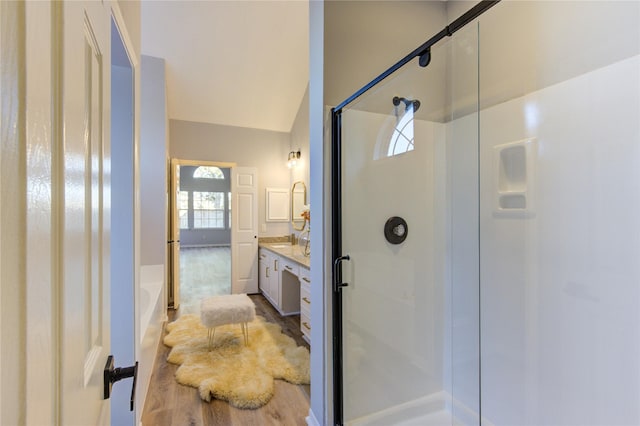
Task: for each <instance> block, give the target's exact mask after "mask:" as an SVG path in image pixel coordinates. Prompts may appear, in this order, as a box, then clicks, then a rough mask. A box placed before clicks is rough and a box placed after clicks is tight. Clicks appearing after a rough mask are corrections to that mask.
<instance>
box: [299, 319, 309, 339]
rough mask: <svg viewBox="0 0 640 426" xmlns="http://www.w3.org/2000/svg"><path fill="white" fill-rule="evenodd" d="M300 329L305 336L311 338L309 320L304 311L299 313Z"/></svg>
mask: <svg viewBox="0 0 640 426" xmlns="http://www.w3.org/2000/svg"><path fill="white" fill-rule="evenodd" d="M300 331H302V334H304V335H305V336H307V338H311V320H310V319H309V317H308V316H306V315H305V314H304V313H302V314H300Z"/></svg>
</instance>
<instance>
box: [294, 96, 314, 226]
mask: <svg viewBox="0 0 640 426" xmlns="http://www.w3.org/2000/svg"><path fill="white" fill-rule="evenodd" d="M290 138H291V145H290V148H289V149H290V151H297V150H298V149H299V150H300V159H299V160H298V163H297V164H296V166H295V167H294V168H292V169H291V171H290V173H291V178H290V184H289V187H293V184H294V183H295V182H298V181H301V182H304V184H305V186H306V188H307V204H309V203H310V200H311V187H310V178H309V176H310V172H311V170H310V165H311V157H310V144H309V86H307V90H306V91H305V92H304V97H303V98H302V102H301V103H300V108H299V109H298V113H297V114H296V119H295V120H294V122H293V126H292V127H291V135H290ZM290 229H291V230H290V232H294V233H296V234H298V233H299V232H300V231H296V230H294V229H293V226H291V228H290Z"/></svg>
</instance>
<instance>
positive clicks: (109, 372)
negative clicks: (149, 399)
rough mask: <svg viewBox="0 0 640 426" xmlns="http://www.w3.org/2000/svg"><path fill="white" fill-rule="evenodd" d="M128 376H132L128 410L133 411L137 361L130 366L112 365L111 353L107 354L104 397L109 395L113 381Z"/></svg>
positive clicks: (106, 397) (107, 397)
mask: <svg viewBox="0 0 640 426" xmlns="http://www.w3.org/2000/svg"><path fill="white" fill-rule="evenodd" d="M128 377H133V384H132V386H131V399H130V400H129V410H130V411H133V407H134V405H135V400H136V382H137V381H138V361H136V363H135V365H133V366H131V367H114V360H113V355H109V357H108V358H107V363H106V364H105V366H104V373H103V378H104V399H109V397H110V396H111V387H112V386H113V384H114V383H115V382H118V381H120V380H122V379H126V378H128Z"/></svg>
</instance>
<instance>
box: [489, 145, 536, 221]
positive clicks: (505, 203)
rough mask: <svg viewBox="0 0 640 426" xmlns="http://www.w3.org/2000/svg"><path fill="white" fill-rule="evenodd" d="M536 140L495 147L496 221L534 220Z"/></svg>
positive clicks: (494, 213) (494, 211) (494, 212)
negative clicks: (513, 219)
mask: <svg viewBox="0 0 640 426" xmlns="http://www.w3.org/2000/svg"><path fill="white" fill-rule="evenodd" d="M534 156H535V138H529V139H523V140H520V141H516V142H510V143H506V144H503V145H498V146H496V147H494V174H495V180H494V184H495V185H494V186H495V194H496V196H495V206H494V210H493V215H494V216H496V217H513V218H527V217H532V216H534V211H533V185H534V176H535V173H534V172H535V162H534Z"/></svg>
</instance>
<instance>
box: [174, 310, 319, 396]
mask: <svg viewBox="0 0 640 426" xmlns="http://www.w3.org/2000/svg"><path fill="white" fill-rule="evenodd" d="M248 327H249V345H248V346H245V344H244V339H243V336H242V329H241V327H240V324H229V325H223V326H220V327H217V328H216V332H215V338H214V342H213V346H212V347H211V348H209V340H208V337H207V328H205V327H204V326H203V325H202V323H201V322H200V317H199V316H198V315H192V314H191V315H182V316H181V317H180V318H178V319H177V320H176V321H174V322H172V323H169V324H167V331H168V332H169V333H168V334H167V335H166V336H165V337H164V344H165V345H167V346H169V347H171V348H172V349H171V352H170V353H169V356H168V358H167V361H169V362H170V363H172V364H177V365H180V367H178V370H177V371H176V380H177V381H178V383H181V384H183V385H187V386H192V387H194V388H197V389H198V390H199V392H200V397H201V398H202V399H203V400H205V401H207V402H209V401H211V398H212V397H213V398H216V399H221V400H224V401H228V402H229V404H231V405H233V406H234V407H238V408H258V407H262V406H263V405H265V404H266V403H267V402H269V400H270V399H271V398H272V397H273V392H274V382H273V381H274V379H282V380H286V381H287V382H289V383H293V384H309V381H310V374H309V350H308V349H307V348H305V347H302V346H296V343H295V342H294V340H293V339H292V338H291V337H289V336H287V335H285V334H282V331H281V329H280V327H279V326H278V325H276V324H272V323H269V322H266V321H265V320H264V318H262V317H260V316H257V317H256V319H255V320H254V321H252V322H250V323H249V324H248Z"/></svg>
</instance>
